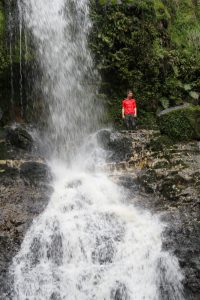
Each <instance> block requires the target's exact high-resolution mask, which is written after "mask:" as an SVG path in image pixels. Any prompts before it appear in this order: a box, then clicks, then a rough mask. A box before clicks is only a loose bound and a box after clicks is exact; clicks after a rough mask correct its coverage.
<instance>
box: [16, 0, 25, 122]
mask: <svg viewBox="0 0 200 300" xmlns="http://www.w3.org/2000/svg"><path fill="white" fill-rule="evenodd" d="M17 3H18V8H19V60H20V64H19V65H20V67H19V72H20V76H19V87H20V106H21V117H23V114H24V112H23V78H22V7H21V5H20V2H19V0H18V1H17Z"/></svg>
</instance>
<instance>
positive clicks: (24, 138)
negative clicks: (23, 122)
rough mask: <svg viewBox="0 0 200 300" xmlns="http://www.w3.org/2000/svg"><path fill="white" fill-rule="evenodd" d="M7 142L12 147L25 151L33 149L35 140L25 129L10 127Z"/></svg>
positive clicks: (7, 130)
mask: <svg viewBox="0 0 200 300" xmlns="http://www.w3.org/2000/svg"><path fill="white" fill-rule="evenodd" d="M6 136H7V141H9V142H10V144H11V145H13V146H15V147H17V148H21V149H24V150H31V149H32V147H33V138H32V137H31V135H30V134H29V133H28V131H27V130H26V129H25V128H22V127H16V128H12V127H8V128H7V129H6Z"/></svg>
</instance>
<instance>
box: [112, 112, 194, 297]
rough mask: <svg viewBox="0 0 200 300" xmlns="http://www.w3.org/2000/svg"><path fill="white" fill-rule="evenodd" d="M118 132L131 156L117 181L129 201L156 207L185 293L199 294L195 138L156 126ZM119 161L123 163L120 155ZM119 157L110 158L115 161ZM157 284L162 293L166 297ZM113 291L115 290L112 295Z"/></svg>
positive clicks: (188, 295)
mask: <svg viewBox="0 0 200 300" xmlns="http://www.w3.org/2000/svg"><path fill="white" fill-rule="evenodd" d="M177 111H178V110H177ZM180 130H181V127H180ZM120 134H121V135H124V137H126V138H127V139H129V140H130V141H131V144H132V150H131V152H132V154H131V157H127V159H125V162H126V164H127V165H129V168H127V169H126V176H124V175H123V180H125V181H126V178H127V181H126V183H125V184H124V182H123V184H122V185H123V186H125V187H126V188H127V189H129V190H130V191H132V194H134V197H133V198H134V199H133V200H131V197H130V199H129V201H130V202H131V201H134V205H137V206H139V207H143V208H147V209H150V210H152V211H154V212H159V213H161V216H162V219H163V221H164V222H165V224H166V229H165V232H164V236H163V249H164V250H167V251H170V252H172V253H174V254H175V255H176V256H177V258H178V260H179V264H180V267H181V269H182V272H183V275H184V280H183V286H184V296H185V299H186V300H199V291H200V260H199V257H200V147H199V143H198V142H197V141H195V140H193V141H190V142H176V143H175V142H173V143H172V142H171V139H169V138H168V137H166V136H162V135H161V134H160V133H159V132H158V131H148V130H139V131H136V132H134V133H130V132H125V131H124V132H120ZM120 139H121V137H120ZM116 151H117V150H116ZM121 162H123V163H124V158H123V160H122V161H121ZM121 162H119V163H118V162H116V164H117V165H119V166H120V165H121ZM115 169H117V167H116V168H115ZM120 170H121V174H120V173H119V174H118V175H116V172H115V181H118V182H119V183H120V184H121V179H120V178H122V174H125V173H124V169H123V168H121V169H120V168H118V171H120ZM127 172H129V175H130V176H132V178H133V180H134V181H135V182H138V183H139V189H138V188H137V189H136V188H135V187H134V185H133V184H131V180H130V179H129V176H127ZM134 174H135V175H134ZM117 176H118V178H117ZM134 176H136V177H134ZM136 195H137V196H136ZM140 195H141V196H140ZM130 196H131V193H130ZM163 287H164V286H163ZM163 287H162V292H163V293H164V294H162V299H169V295H168V294H167V293H166V292H165V289H164V288H163ZM117 295H118V293H116V297H118V296H117ZM119 295H120V293H119ZM120 297H121V296H119V299H121V298H120ZM113 298H114V296H113ZM122 299H123V298H122Z"/></svg>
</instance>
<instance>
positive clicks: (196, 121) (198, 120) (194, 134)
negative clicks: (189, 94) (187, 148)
mask: <svg viewBox="0 0 200 300" xmlns="http://www.w3.org/2000/svg"><path fill="white" fill-rule="evenodd" d="M159 125H160V130H161V132H162V133H164V134H166V135H168V136H170V137H171V138H172V139H173V140H175V141H177V140H178V141H181V140H191V139H198V140H199V139H200V106H194V105H191V104H190V105H189V106H187V107H184V108H182V109H178V110H172V111H170V112H168V113H166V114H164V115H161V116H160V117H159Z"/></svg>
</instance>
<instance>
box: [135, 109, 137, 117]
mask: <svg viewBox="0 0 200 300" xmlns="http://www.w3.org/2000/svg"><path fill="white" fill-rule="evenodd" d="M135 117H137V107H135Z"/></svg>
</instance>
